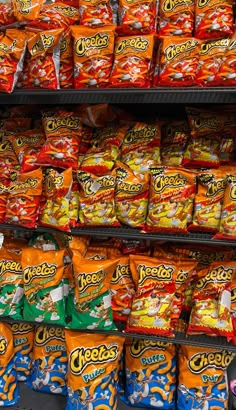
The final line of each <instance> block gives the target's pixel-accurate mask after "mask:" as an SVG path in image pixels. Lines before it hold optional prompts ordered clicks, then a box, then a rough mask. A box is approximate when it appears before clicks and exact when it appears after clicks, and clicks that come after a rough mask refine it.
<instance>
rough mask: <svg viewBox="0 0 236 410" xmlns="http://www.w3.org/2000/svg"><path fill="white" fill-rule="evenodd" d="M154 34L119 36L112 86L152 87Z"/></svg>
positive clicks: (111, 79)
mask: <svg viewBox="0 0 236 410" xmlns="http://www.w3.org/2000/svg"><path fill="white" fill-rule="evenodd" d="M153 50H154V35H140V36H133V37H118V38H117V39H116V43H115V52H114V58H115V59H114V63H113V68H112V73H111V78H110V83H111V87H125V88H126V87H138V88H146V87H150V82H151V69H152V58H153Z"/></svg>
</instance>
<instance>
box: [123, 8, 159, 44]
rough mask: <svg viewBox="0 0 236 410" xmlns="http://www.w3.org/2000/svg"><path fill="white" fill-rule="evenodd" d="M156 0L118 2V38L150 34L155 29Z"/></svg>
mask: <svg viewBox="0 0 236 410" xmlns="http://www.w3.org/2000/svg"><path fill="white" fill-rule="evenodd" d="M157 8H158V2H157V1H156V0H141V1H139V0H131V1H130V0H119V23H120V24H119V26H118V27H117V32H118V35H119V36H124V35H125V36H132V35H139V34H143V35H145V34H152V33H155V32H156V27H157Z"/></svg>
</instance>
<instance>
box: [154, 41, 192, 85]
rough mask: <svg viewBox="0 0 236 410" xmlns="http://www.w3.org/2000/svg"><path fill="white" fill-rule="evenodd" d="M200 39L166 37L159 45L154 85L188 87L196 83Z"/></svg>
mask: <svg viewBox="0 0 236 410" xmlns="http://www.w3.org/2000/svg"><path fill="white" fill-rule="evenodd" d="M198 61H199V41H198V40H196V39H195V38H193V37H186V38H183V37H177V36H176V37H174V36H170V37H164V38H163V39H162V42H161V44H160V46H159V52H158V55H157V61H156V67H155V71H154V77H153V84H154V86H157V85H158V86H171V87H186V86H193V85H195V84H196V71H197V67H198Z"/></svg>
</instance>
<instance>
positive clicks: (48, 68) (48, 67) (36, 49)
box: [28, 30, 62, 90]
mask: <svg viewBox="0 0 236 410" xmlns="http://www.w3.org/2000/svg"><path fill="white" fill-rule="evenodd" d="M61 36H62V30H48V31H45V32H40V33H34V34H32V33H31V35H30V38H29V40H28V51H29V52H30V55H31V58H30V62H29V64H30V70H29V82H28V85H29V88H46V89H52V90H56V89H59V88H60V82H59V69H60V41H61Z"/></svg>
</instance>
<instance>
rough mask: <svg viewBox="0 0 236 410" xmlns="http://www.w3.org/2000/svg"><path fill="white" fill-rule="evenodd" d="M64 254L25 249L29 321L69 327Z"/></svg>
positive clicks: (26, 305)
mask: <svg viewBox="0 0 236 410" xmlns="http://www.w3.org/2000/svg"><path fill="white" fill-rule="evenodd" d="M64 252H65V251H64V250H60V251H47V252H44V251H42V250H40V249H36V248H26V249H23V252H22V268H23V277H24V292H25V300H24V312H23V317H24V319H25V320H29V321H35V322H45V323H50V324H51V323H52V324H58V325H62V326H65V299H64V282H63V272H64V260H63V259H64Z"/></svg>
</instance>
